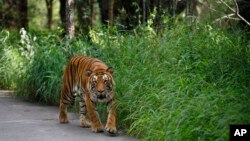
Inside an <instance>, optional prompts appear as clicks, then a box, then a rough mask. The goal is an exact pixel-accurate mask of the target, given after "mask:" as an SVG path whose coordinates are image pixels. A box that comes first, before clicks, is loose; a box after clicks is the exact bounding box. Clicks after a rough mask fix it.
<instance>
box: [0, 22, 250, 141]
mask: <svg viewBox="0 0 250 141" xmlns="http://www.w3.org/2000/svg"><path fill="white" fill-rule="evenodd" d="M60 34H61V33H60V31H58V30H56V31H54V32H37V31H36V32H33V31H29V32H28V33H27V32H26V31H25V30H21V31H20V33H15V32H9V31H7V30H2V31H1V32H0V45H1V48H0V60H1V63H0V86H1V88H9V89H13V88H14V89H16V90H17V95H21V96H24V97H26V98H28V99H30V100H31V99H32V100H38V101H42V102H46V103H50V104H58V101H59V96H60V88H61V82H62V81H61V77H62V72H63V69H64V66H65V64H66V62H67V60H68V58H69V57H70V56H73V55H75V54H83V55H89V56H92V57H98V58H100V59H101V60H103V61H104V62H106V63H107V64H109V65H110V66H112V67H113V68H114V70H115V74H114V75H115V81H116V95H117V99H118V116H119V119H118V121H119V123H118V125H119V128H120V129H121V128H122V129H125V130H126V131H128V133H130V134H131V135H135V136H137V137H139V138H142V139H144V140H173V139H174V140H228V138H229V136H228V134H229V125H230V124H244V123H245V124H246V123H250V110H249V106H250V98H249V96H250V93H249V86H250V85H249V84H250V81H249V78H250V50H249V47H250V46H249V44H248V43H247V40H246V39H245V38H244V37H245V36H244V33H243V32H240V31H239V30H232V31H224V30H219V29H217V28H214V27H212V26H210V25H207V24H205V25H195V26H187V25H184V24H183V25H182V24H180V25H176V26H173V27H171V28H166V29H165V30H162V33H161V34H158V35H157V34H155V33H154V30H153V29H152V28H150V27H138V28H137V29H135V30H134V31H133V32H131V33H121V32H118V31H117V29H115V28H114V29H102V30H101V29H96V30H92V31H91V32H90V37H84V36H80V35H79V36H78V37H76V38H74V39H73V40H71V41H67V40H63V39H61V38H60V37H59V35H60Z"/></svg>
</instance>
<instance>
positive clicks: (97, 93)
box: [87, 70, 114, 102]
mask: <svg viewBox="0 0 250 141" xmlns="http://www.w3.org/2000/svg"><path fill="white" fill-rule="evenodd" d="M111 74H112V72H111V71H110V70H106V71H101V72H91V71H90V70H88V72H87V75H88V91H89V92H90V99H91V100H92V101H93V102H108V101H110V100H111V99H112V98H113V97H114V94H113V85H114V82H113V77H112V75H111Z"/></svg>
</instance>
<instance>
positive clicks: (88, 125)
mask: <svg viewBox="0 0 250 141" xmlns="http://www.w3.org/2000/svg"><path fill="white" fill-rule="evenodd" d="M80 124H81V125H82V127H85V128H88V127H90V126H91V123H90V121H89V120H87V119H81V120H80Z"/></svg>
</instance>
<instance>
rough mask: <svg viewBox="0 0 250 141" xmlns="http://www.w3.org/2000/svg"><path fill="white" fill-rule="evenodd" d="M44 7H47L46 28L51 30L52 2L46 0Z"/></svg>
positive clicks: (51, 0)
mask: <svg viewBox="0 0 250 141" xmlns="http://www.w3.org/2000/svg"><path fill="white" fill-rule="evenodd" d="M46 6H47V19H48V22H47V27H48V29H51V26H52V14H53V0H46Z"/></svg>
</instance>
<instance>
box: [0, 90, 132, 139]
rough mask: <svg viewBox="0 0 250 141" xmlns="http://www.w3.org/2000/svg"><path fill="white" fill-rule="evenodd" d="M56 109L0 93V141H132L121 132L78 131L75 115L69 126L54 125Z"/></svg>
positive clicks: (57, 123)
mask: <svg viewBox="0 0 250 141" xmlns="http://www.w3.org/2000/svg"><path fill="white" fill-rule="evenodd" d="M58 111H59V109H58V107H55V106H46V105H42V104H35V103H29V102H25V101H23V100H21V99H19V98H15V97H12V96H11V95H10V93H9V92H8V91H0V141H135V140H136V139H134V138H131V137H128V136H126V135H124V134H123V133H121V132H118V135H117V136H114V137H112V136H109V135H108V134H106V133H92V132H91V129H90V128H82V127H81V126H80V124H79V121H78V117H77V116H76V114H75V113H69V119H70V123H69V124H60V123H59V122H58Z"/></svg>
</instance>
